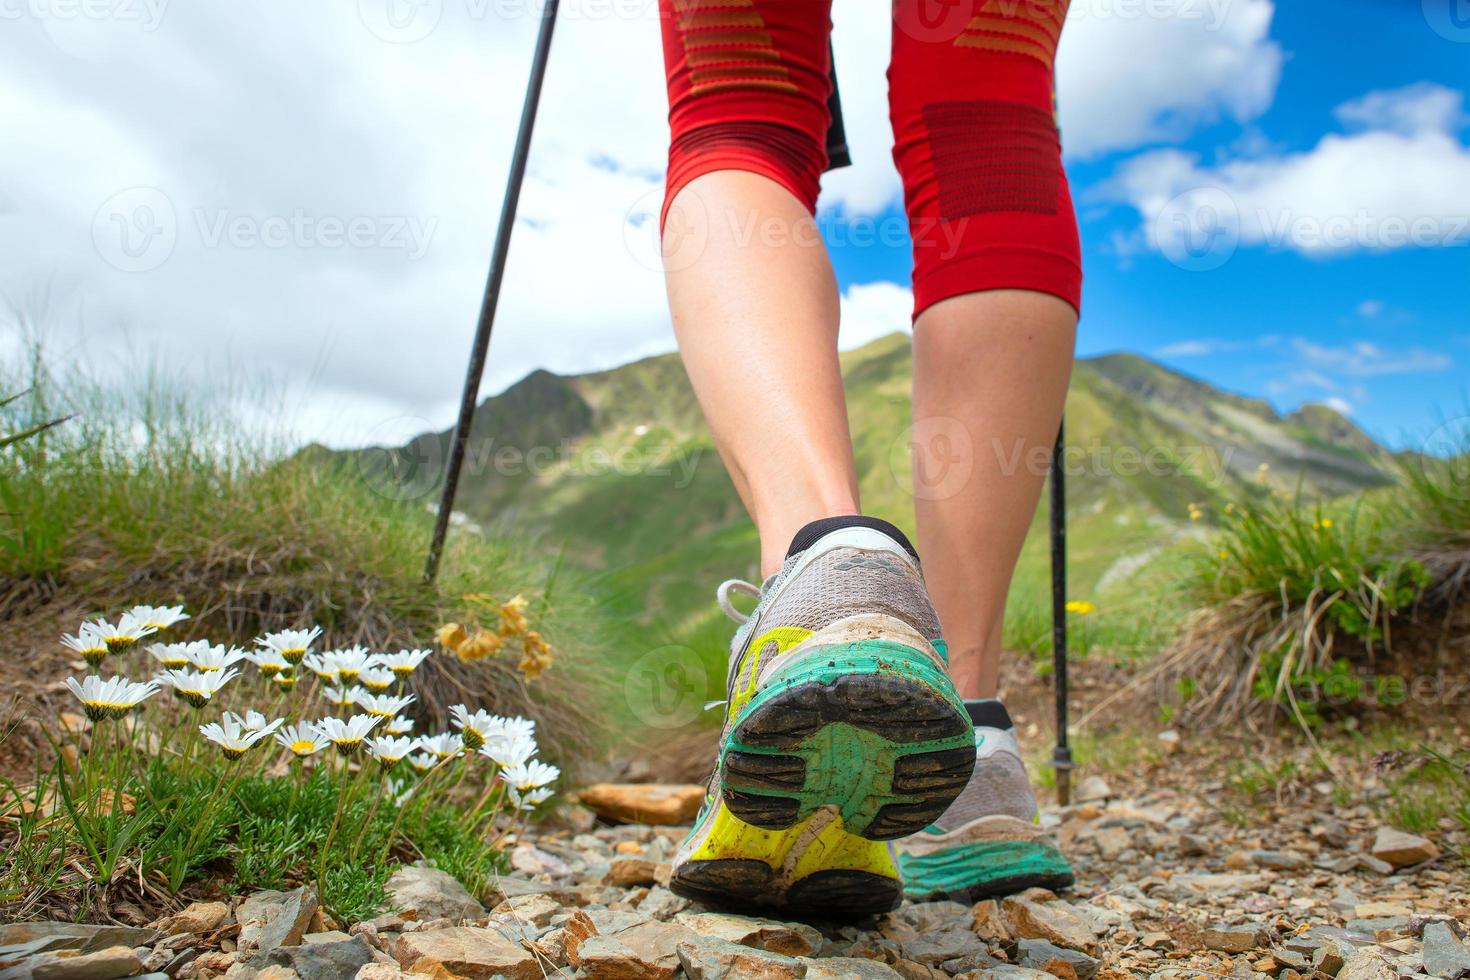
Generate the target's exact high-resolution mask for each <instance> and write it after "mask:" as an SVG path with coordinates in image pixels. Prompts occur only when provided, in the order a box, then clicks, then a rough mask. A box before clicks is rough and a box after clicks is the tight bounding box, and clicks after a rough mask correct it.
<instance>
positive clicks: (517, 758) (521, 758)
mask: <svg viewBox="0 0 1470 980" xmlns="http://www.w3.org/2000/svg"><path fill="white" fill-rule="evenodd" d="M480 754H481V755H483V756H484V757H485V758H487V759H493V760H494V761H495V762H497V763H499V764H500V765H502V766H506V767H507V768H511V767H515V766H523V765H525V764H526V763H527V762H529V761H531V757H532V756H534V755H535V754H536V742H535V740H534V739H529V738H492V739H491V740H490V741H488V742H486V743H485V744H484V745H482V746H480Z"/></svg>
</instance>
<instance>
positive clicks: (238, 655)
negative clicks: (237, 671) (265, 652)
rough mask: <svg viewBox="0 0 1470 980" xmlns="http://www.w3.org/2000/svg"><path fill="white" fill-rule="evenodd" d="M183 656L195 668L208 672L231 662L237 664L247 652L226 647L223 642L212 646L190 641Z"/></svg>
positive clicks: (221, 668)
mask: <svg viewBox="0 0 1470 980" xmlns="http://www.w3.org/2000/svg"><path fill="white" fill-rule="evenodd" d="M185 656H187V657H188V658H189V662H190V663H192V664H193V665H194V666H195V668H197V669H198V670H202V671H204V672H205V673H208V672H210V671H215V670H224V669H225V668H226V667H228V666H230V665H231V664H237V663H239V662H240V661H242V660H244V659H246V657H247V656H248V654H247V653H246V652H245V651H244V650H241V649H240V648H239V647H227V646H225V645H224V644H223V643H218V644H214V645H213V646H211V645H210V644H208V643H204V644H198V645H196V644H192V643H191V644H189V649H188V650H186V651H185Z"/></svg>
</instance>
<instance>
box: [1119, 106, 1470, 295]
mask: <svg viewBox="0 0 1470 980" xmlns="http://www.w3.org/2000/svg"><path fill="white" fill-rule="evenodd" d="M1447 91H1448V90H1444V89H1440V88H1438V87H1436V86H1428V85H1418V86H1412V87H1411V88H1409V89H1404V90H1400V91H1397V92H1377V93H1370V94H1369V95H1368V96H1365V97H1364V98H1362V99H1358V100H1355V101H1354V102H1351V103H1347V104H1346V105H1345V106H1344V107H1342V109H1343V110H1345V111H1346V114H1347V116H1348V117H1350V118H1352V119H1353V120H1354V121H1355V122H1357V123H1360V124H1363V125H1367V124H1370V123H1371V124H1374V125H1377V126H1379V127H1380V128H1372V129H1366V130H1363V131H1360V132H1354V133H1350V134H1329V135H1327V136H1324V137H1323V138H1322V139H1321V141H1320V142H1318V144H1317V145H1316V146H1315V147H1313V148H1312V149H1311V150H1308V151H1305V152H1300V153H1294V154H1272V155H1268V156H1263V157H1259V158H1246V157H1237V158H1234V159H1226V160H1224V161H1223V162H1220V163H1218V164H1216V165H1214V166H1204V165H1202V164H1201V162H1200V159H1199V157H1198V156H1197V155H1196V154H1190V153H1184V152H1181V151H1178V150H1156V151H1151V152H1148V153H1145V154H1142V155H1140V156H1137V157H1134V158H1133V159H1131V160H1129V161H1127V162H1126V163H1124V164H1123V165H1122V166H1120V167H1119V168H1118V170H1117V172H1116V173H1115V175H1114V177H1113V179H1112V181H1110V182H1109V183H1108V184H1107V185H1105V186H1103V187H1102V188H1100V189H1099V191H1098V192H1097V194H1096V196H1097V197H1098V198H1099V199H1112V200H1117V201H1123V202H1126V203H1127V204H1129V205H1131V206H1132V207H1133V208H1134V209H1135V210H1136V211H1137V212H1138V213H1139V216H1140V217H1141V218H1142V224H1141V226H1140V227H1139V229H1138V232H1137V236H1136V239H1134V240H1133V241H1135V242H1140V243H1141V244H1144V245H1146V246H1148V247H1152V248H1157V249H1160V250H1162V251H1163V252H1164V254H1165V255H1166V256H1167V257H1169V258H1170V259H1171V260H1172V261H1175V262H1176V263H1178V264H1180V265H1184V266H1187V267H1195V268H1214V267H1218V266H1219V265H1221V264H1223V263H1224V262H1225V261H1227V260H1228V258H1229V256H1230V254H1231V253H1232V252H1233V251H1234V249H1235V248H1236V247H1237V246H1239V245H1246V246H1261V245H1264V246H1270V247H1274V248H1286V249H1291V250H1294V251H1298V252H1301V253H1303V254H1308V255H1314V256H1329V255H1333V254H1346V253H1349V252H1353V251H1360V250H1369V251H1388V250H1393V249H1399V248H1406V247H1441V246H1447V247H1464V246H1466V245H1470V203H1467V201H1466V198H1465V195H1464V193H1463V191H1462V188H1464V187H1467V186H1470V147H1467V146H1466V145H1465V144H1463V143H1462V142H1460V140H1459V139H1458V137H1457V136H1456V134H1455V130H1454V127H1453V126H1452V125H1451V123H1452V120H1453V118H1454V116H1453V114H1452V113H1448V112H1446V111H1445V105H1446V104H1447V103H1449V102H1451V101H1454V104H1455V105H1456V106H1458V101H1455V100H1458V98H1459V95H1458V93H1450V94H1452V95H1454V96H1455V99H1454V100H1451V99H1447V98H1446V97H1445V93H1446V92H1447ZM1395 120H1396V121H1397V122H1395ZM1446 126H1451V128H1445V127H1446ZM1436 127H1438V128H1436ZM1126 244H1132V242H1125V245H1126ZM1124 251H1126V247H1125V249H1124ZM1206 259H1208V260H1209V261H1208V262H1207V263H1206V264H1200V263H1201V262H1202V261H1203V260H1206Z"/></svg>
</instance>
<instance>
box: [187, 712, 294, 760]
mask: <svg viewBox="0 0 1470 980" xmlns="http://www.w3.org/2000/svg"><path fill="white" fill-rule="evenodd" d="M263 720H264V719H262V721H263ZM285 720H286V719H284V718H278V719H277V720H276V721H274V722H272V723H271V725H270V726H269V727H266V728H257V729H251V728H246V727H245V726H244V725H243V724H241V721H240V716H239V715H235V714H231V713H230V712H228V711H226V712H225V716H224V721H223V722H210V723H209V724H207V725H200V726H199V734H201V735H203V736H204V737H205V738H207V739H209V740H210V741H211V742H213V743H214V744H215V745H218V746H219V747H220V750H221V751H223V752H224V754H225V758H226V759H238V758H240V756H242V755H244V754H245V750H246V749H248V748H250V746H252V745H254V744H255V743H256V742H259V741H260V740H261V739H263V738H268V737H269V736H270V733H271V732H273V731H275V729H276V726H277V725H279V724H280V723H281V722H283V721H285Z"/></svg>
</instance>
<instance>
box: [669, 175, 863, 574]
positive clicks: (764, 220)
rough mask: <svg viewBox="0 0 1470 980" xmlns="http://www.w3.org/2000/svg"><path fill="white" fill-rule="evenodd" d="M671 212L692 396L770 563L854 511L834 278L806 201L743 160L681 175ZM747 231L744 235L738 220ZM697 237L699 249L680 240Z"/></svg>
mask: <svg viewBox="0 0 1470 980" xmlns="http://www.w3.org/2000/svg"><path fill="white" fill-rule="evenodd" d="M669 214H670V217H669V224H670V226H671V227H672V226H674V223H675V222H677V223H678V224H677V226H678V228H679V232H680V234H679V239H678V241H675V240H674V238H673V237H672V236H670V237H668V238H666V248H667V249H668V250H669V252H670V259H671V261H670V265H669V271H668V290H669V309H670V311H671V312H672V314H673V318H674V332H675V333H676V334H677V335H678V338H679V351H680V353H681V354H682V355H683V358H684V366H685V368H686V370H687V371H688V372H689V379H690V381H691V382H692V383H693V385H694V390H695V393H696V394H697V395H698V396H699V404H700V407H701V408H702V409H703V410H704V416H705V418H706V419H707V420H708V421H709V424H710V428H711V429H712V430H713V431H714V435H715V442H716V444H717V445H718V446H719V449H720V456H721V457H722V458H723V459H724V461H725V467H726V469H727V470H729V472H730V477H731V479H733V480H734V481H735V486H736V489H738V490H739V491H740V497H741V499H742V500H743V501H744V502H745V506H746V509H747V510H749V512H750V515H751V517H752V519H753V520H754V521H755V526H756V529H757V530H758V531H759V532H760V540H761V575H762V576H763V577H764V576H766V575H769V574H771V573H772V572H774V571H776V569H777V568H779V567H780V565H781V559H782V558H783V557H784V556H785V552H786V547H787V545H789V544H790V543H791V538H792V536H793V535H794V534H796V532H797V531H798V530H799V529H800V528H801V527H803V526H804V525H806V524H808V523H809V522H811V521H815V520H818V519H820V518H823V517H833V516H836V515H839V514H856V513H857V512H858V491H857V476H856V472H855V469H854V466H853V458H852V441H851V438H850V436H849V434H848V427H847V407H846V403H845V401H844V400H843V394H842V374H841V372H840V370H839V368H838V364H837V311H838V299H837V282H836V279H835V278H834V277H833V274H832V266H831V264H830V263H829V261H828V259H827V251H826V248H825V247H824V246H823V245H822V241H821V237H820V236H819V235H818V234H817V233H816V228H815V225H814V223H813V221H812V217H811V215H810V214H809V213H808V212H807V210H806V207H805V206H804V205H803V204H802V203H801V202H800V201H798V200H797V199H796V198H795V197H794V196H793V195H792V194H791V192H790V191H788V190H787V189H786V188H784V187H782V186H781V185H780V184H777V183H775V182H773V181H772V180H770V179H769V178H767V177H765V176H762V175H759V174H753V173H746V172H742V171H735V170H725V171H719V172H715V173H709V174H706V175H704V176H702V177H699V178H696V179H695V180H694V181H692V182H691V183H689V184H687V185H686V186H685V187H684V189H683V190H682V191H680V192H679V194H678V196H677V197H676V198H675V199H674V201H673V203H672V205H671V207H670V211H669ZM751 229H754V234H753V235H751V236H750V237H749V238H748V239H747V237H746V236H747V233H748V232H749V231H750V230H751ZM692 248H698V249H699V250H700V252H701V254H699V256H698V257H697V259H693V260H690V261H688V262H687V263H686V262H685V261H684V259H688V258H689V256H687V255H685V256H682V257H681V255H680V253H681V252H685V251H686V250H690V249H692Z"/></svg>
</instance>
